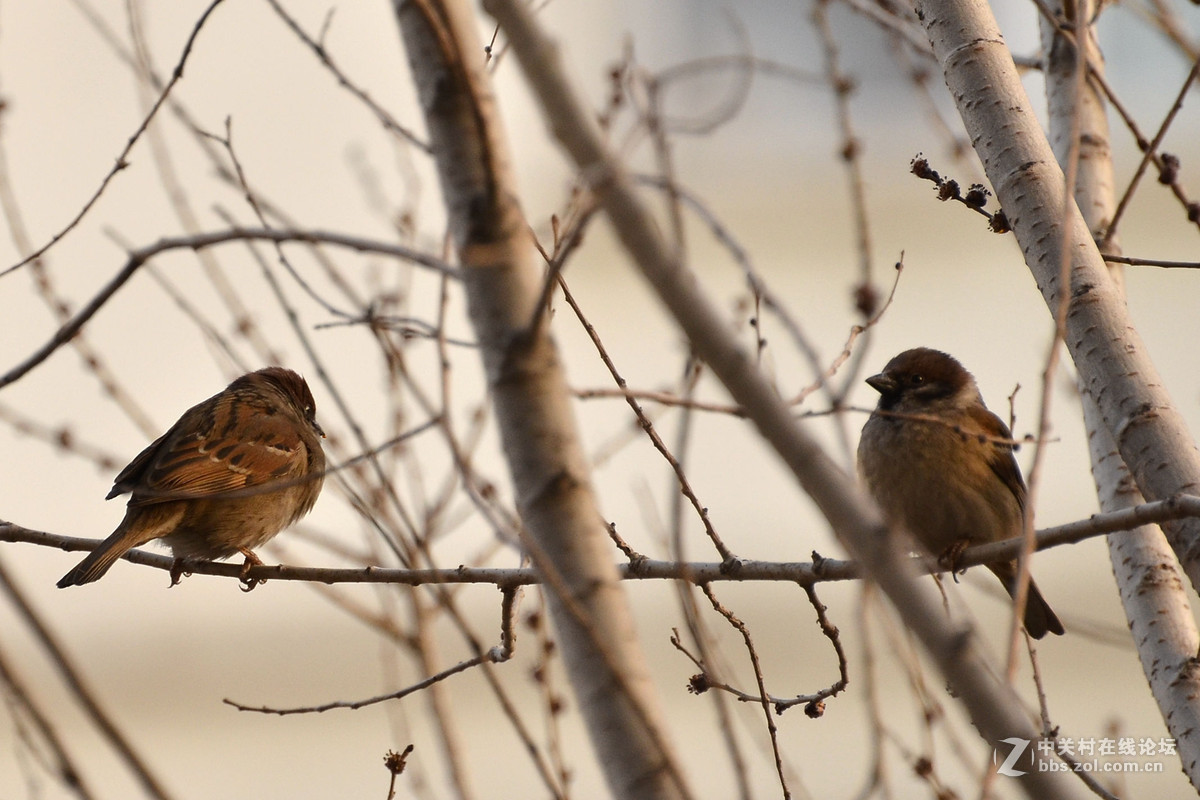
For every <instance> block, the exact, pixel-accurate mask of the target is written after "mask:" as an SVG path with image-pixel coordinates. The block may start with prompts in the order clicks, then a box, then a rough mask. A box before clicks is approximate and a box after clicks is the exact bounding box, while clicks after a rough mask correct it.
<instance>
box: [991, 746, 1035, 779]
mask: <svg viewBox="0 0 1200 800" xmlns="http://www.w3.org/2000/svg"><path fill="white" fill-rule="evenodd" d="M1000 741H1001V742H1002V743H1003V744H1011V745H1012V752H1010V753H1009V754H1008V758H1006V759H1004V763H1003V764H1001V765H1000V766H999V767H997V768H996V772H999V773H1000V774H1001V775H1006V776H1008V777H1009V778H1019V777H1021V776H1022V775H1024V774H1025V770H1021V769H1013V764H1016V763H1017V759H1018V758H1020V757H1021V754H1022V753H1024V752H1025V748H1026V747H1029V740H1028V739H1018V738H1016V737H1013V738H1010V739H1001V740H1000ZM996 755H997V754H996V751H995V750H993V751H992V763H993V764H995V763H996Z"/></svg>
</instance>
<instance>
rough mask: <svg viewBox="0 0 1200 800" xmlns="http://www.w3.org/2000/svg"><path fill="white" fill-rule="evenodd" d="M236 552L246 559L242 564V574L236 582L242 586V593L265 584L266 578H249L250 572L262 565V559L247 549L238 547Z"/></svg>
mask: <svg viewBox="0 0 1200 800" xmlns="http://www.w3.org/2000/svg"><path fill="white" fill-rule="evenodd" d="M238 551H239V552H240V553H241V554H242V555H244V556H245V557H246V561H245V563H243V564H242V572H241V574H240V575H239V576H238V581H239V582H240V583H241V584H242V591H243V592H250V591H253V590H254V587H256V586H258V585H259V584H260V583H266V582H267V579H266V578H251V577H250V570H252V569H253V568H255V567H261V566H262V565H263V562H262V559H261V558H259V557H258V556H257V555H255V554H254V551H253V550H251V549H250V548H248V547H239V548H238Z"/></svg>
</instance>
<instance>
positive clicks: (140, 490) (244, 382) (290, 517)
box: [58, 367, 325, 589]
mask: <svg viewBox="0 0 1200 800" xmlns="http://www.w3.org/2000/svg"><path fill="white" fill-rule="evenodd" d="M315 411H316V409H315V404H314V402H313V396H312V392H311V391H309V388H308V384H307V383H305V382H304V379H303V378H301V377H300V376H299V375H297V374H296V373H295V372H292V371H291V370H290V369H284V368H283V367H267V368H266V369H260V370H258V371H257V372H251V373H249V374H247V375H243V376H242V377H240V378H238V379H237V380H235V381H234V382H233V383H231V384H229V386H228V387H226V388H225V390H224V391H222V392H219V393H218V394H215V395H213V396H212V397H210V398H208V399H207V400H205V401H204V402H203V403H200V404H199V405H195V406H193V407H191V408H189V409H188V410H187V411H186V412H184V414H183V416H182V417H180V418H179V421H178V422H176V423H175V424H174V425H173V426H172V427H171V429H170V430H169V431H167V432H166V433H164V434H163V435H162V436H160V437H158V439H156V440H155V441H154V442H153V443H151V444H150V446H149V447H147V448H146V449H145V450H143V451H142V452H141V453H140V454H139V455H138V456H137V458H135V459H133V461H131V462H130V463H129V466H127V467H125V469H123V470H121V473H120V474H119V475H117V477H116V480H115V481H114V483H113V488H112V491H110V492H109V493H108V496H107V497H106V498H105V499H106V500H109V499H112V498H113V497H116V496H117V495H121V494H125V493H126V492H129V493H130V498H129V504H128V507H127V509H126V511H125V518H124V519H123V520H122V521H121V524H120V525H118V526H117V529H116V530H115V531H113V532H112V535H110V536H109V537H108V538H107V539H105V540H104V541H103V542H101V543H100V544H99V546H98V547H96V549H95V550H93V551H92V552H91V553H89V554H88V556H87V558H85V559H83V561H81V562H79V564H78V565H76V567H75V568H74V569H72V570H71V571H70V572H68V573H67V574H66V575H64V576H63V577H62V579H61V580H60V581H59V582H58V587H59V588H60V589H61V588H64V587H67V586H81V585H83V584H85V583H91V582H92V581H94V580H98V579H99V578H100V577H101V576H103V575H104V573H105V572H107V571H108V569H109V567H111V566H112V565H113V564H114V563H115V562H116V560H117V559H118V558H120V557H121V556H122V555H124V554H125V553H126V552H127V551H128V550H130V549H131V548H134V547H138V546H140V545H143V544H146V543H147V542H149V541H152V540H154V539H162V540H163V542H164V543H165V544H166V545H167V546H168V547H170V548H171V551H172V553H173V555H174V556H175V558H176V567H175V569H173V570H172V579H173V582H174V581H176V580H178V576H179V573H180V571H181V570H182V564H183V560H185V559H209V560H211V559H217V558H226V557H228V556H231V555H233V554H234V553H241V554H243V555H244V556H245V557H246V563H245V567H244V568H245V569H249V568H250V567H251V566H252V565H255V564H261V563H262V562H261V561H260V560H259V559H258V556H256V555H255V554H254V552H253V548H255V547H258V546H259V545H261V544H263V543H264V542H266V541H267V540H268V539H270V538H272V537H273V536H275V534H277V533H279V532H280V531H281V530H283V529H284V528H286V527H288V526H289V525H291V524H292V523H294V522H295V521H296V520H298V519H300V518H301V517H303V516H304V515H305V514H307V513H308V512H309V511H310V510H311V509H312V507H313V504H314V503H315V502H316V500H317V495H318V494H320V492H321V484H322V483H323V481H324V478H325V453H324V451H323V450H322V449H321V439H322V438H323V437H324V436H325V432H324V431H322V430H321V426H320V425H318V424H317V420H316V417H315ZM276 485H277V488H274V487H276ZM248 583H249V582H248ZM250 586H251V588H252V587H253V584H252V583H251V584H250Z"/></svg>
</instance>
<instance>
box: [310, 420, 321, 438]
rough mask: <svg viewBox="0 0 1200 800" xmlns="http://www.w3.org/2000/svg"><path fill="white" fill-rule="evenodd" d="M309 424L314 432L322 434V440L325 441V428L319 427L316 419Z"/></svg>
mask: <svg viewBox="0 0 1200 800" xmlns="http://www.w3.org/2000/svg"><path fill="white" fill-rule="evenodd" d="M309 424H310V425H312V426H313V430H314V431H316V432H317V433H319V434H321V438H322V439H324V438H325V431H324V429H323V428H322V427H321V426H320V425H318V424H317V421H316V420H315V419H313V420H309Z"/></svg>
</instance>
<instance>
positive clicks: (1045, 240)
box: [915, 0, 1200, 586]
mask: <svg viewBox="0 0 1200 800" xmlns="http://www.w3.org/2000/svg"><path fill="white" fill-rule="evenodd" d="M915 8H916V11H917V15H918V17H919V18H920V19H921V23H922V25H924V27H925V31H926V34H927V35H928V36H929V40H930V43H931V44H932V45H933V51H934V55H935V57H936V58H937V60H938V63H939V64H941V66H942V72H943V74H944V76H945V79H946V85H947V86H948V87H949V89H950V94H951V95H952V96H953V98H954V101H955V103H956V104H957V106H958V111H959V114H960V115H961V117H962V119H963V122H964V124H965V126H966V129H967V133H968V135H969V136H970V139H971V143H972V145H973V146H974V148H975V151H976V153H977V154H978V155H979V158H980V160H981V161H982V162H983V167H984V170H985V172H986V173H987V176H988V180H989V181H991V184H992V187H993V189H994V190H995V192H996V196H997V198H998V199H999V200H1000V205H1001V207H1003V209H1004V211H1005V214H1006V215H1007V216H1008V219H1009V222H1010V223H1011V224H1012V226H1013V230H1014V232H1015V234H1016V237H1017V242H1018V243H1019V244H1020V246H1021V251H1022V253H1023V254H1024V256H1025V263H1026V264H1027V265H1028V267H1029V269H1030V271H1031V272H1032V273H1033V276H1034V278H1035V280H1036V281H1037V284H1038V288H1039V289H1040V290H1041V292H1042V295H1043V296H1044V297H1045V299H1046V302H1047V304H1048V305H1049V307H1050V309H1051V311H1052V312H1053V311H1055V310H1056V309H1057V308H1058V303H1059V297H1060V292H1061V291H1064V290H1065V291H1066V292H1068V306H1067V313H1066V319H1065V322H1066V334H1065V343H1066V346H1067V350H1068V351H1069V352H1070V354H1071V357H1072V359H1073V360H1074V362H1075V366H1076V369H1077V371H1078V373H1079V378H1080V382H1081V385H1082V387H1083V390H1084V391H1085V392H1087V393H1088V394H1090V395H1091V396H1092V397H1093V398H1095V401H1096V404H1097V407H1098V409H1099V412H1100V418H1101V419H1102V420H1103V423H1104V426H1105V428H1107V430H1108V431H1109V433H1110V434H1112V437H1113V440H1114V442H1115V443H1116V446H1117V449H1118V451H1119V452H1120V453H1121V457H1122V458H1123V459H1124V461H1125V464H1126V465H1127V466H1128V467H1129V469H1130V471H1131V473H1132V474H1133V477H1134V480H1135V481H1136V482H1137V485H1138V488H1139V489H1140V490H1141V492H1142V494H1143V495H1145V496H1146V497H1147V498H1149V499H1151V500H1161V499H1164V498H1167V497H1170V496H1171V495H1174V494H1178V493H1187V494H1195V493H1197V492H1200V452H1198V451H1197V449H1196V446H1195V444H1194V443H1193V441H1192V435H1191V433H1190V432H1189V431H1188V429H1187V425H1186V424H1185V423H1184V421H1183V418H1182V416H1181V415H1180V414H1179V412H1178V410H1177V409H1176V408H1175V407H1174V405H1173V404H1172V402H1171V398H1170V397H1169V396H1168V395H1167V393H1166V390H1165V389H1164V388H1163V386H1162V383H1161V381H1160V379H1159V377H1158V371H1157V369H1156V368H1155V366H1154V363H1153V361H1151V359H1150V355H1149V353H1148V352H1147V350H1146V347H1145V345H1144V344H1143V342H1142V340H1141V337H1140V336H1139V335H1138V332H1137V330H1136V329H1135V328H1134V327H1133V324H1132V322H1131V321H1130V319H1129V314H1128V311H1127V309H1126V308H1125V304H1124V301H1123V298H1122V296H1121V292H1120V290H1119V288H1118V287H1117V285H1116V283H1115V282H1114V281H1113V280H1112V279H1111V278H1109V276H1108V273H1107V271H1106V270H1105V265H1104V261H1103V259H1101V257H1100V251H1099V250H1098V249H1097V247H1096V244H1095V242H1093V241H1092V236H1091V232H1090V231H1089V230H1088V226H1087V223H1086V222H1084V220H1083V217H1082V216H1081V215H1080V213H1079V209H1078V208H1077V207H1076V206H1075V204H1074V203H1073V202H1072V203H1070V204H1069V205H1068V204H1066V203H1065V202H1064V199H1065V197H1064V194H1065V188H1064V180H1063V172H1062V170H1061V169H1060V168H1059V166H1058V163H1057V162H1056V161H1055V158H1054V153H1053V152H1052V151H1051V149H1050V144H1049V143H1048V142H1047V141H1046V135H1045V133H1044V132H1043V131H1042V128H1041V125H1040V124H1039V123H1038V120H1037V118H1036V117H1035V116H1034V113H1033V107H1032V105H1031V103H1030V101H1029V98H1028V96H1027V95H1026V94H1025V90H1024V88H1023V87H1022V86H1021V82H1020V80H1019V78H1018V75H1017V70H1016V67H1015V66H1014V64H1013V61H1012V54H1011V53H1010V52H1009V50H1008V47H1007V45H1005V43H1004V38H1003V37H1002V36H1001V35H1000V30H999V28H998V27H997V25H996V21H995V18H994V17H993V16H992V12H991V9H990V8H989V7H988V5H987V3H986V2H984V0H918V2H917V3H916V5H915ZM1064 210H1065V211H1066V214H1065V217H1066V218H1065V219H1064ZM1063 253H1066V254H1067V257H1068V258H1069V260H1070V263H1069V265H1068V283H1067V285H1066V286H1065V287H1064V286H1063V274H1064V271H1063V270H1062V269H1061V268H1060V265H1061V259H1062V254H1063ZM1165 527H1166V533H1167V537H1168V541H1169V542H1170V544H1171V547H1172V549H1173V550H1174V551H1175V554H1176V555H1177V557H1178V558H1179V561H1180V563H1181V565H1182V566H1183V569H1184V571H1185V572H1186V573H1187V575H1188V577H1189V578H1190V579H1191V581H1192V585H1193V586H1200V521H1197V520H1181V521H1179V522H1177V523H1173V524H1168V525H1166V526H1165Z"/></svg>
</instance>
